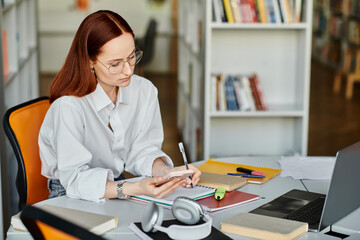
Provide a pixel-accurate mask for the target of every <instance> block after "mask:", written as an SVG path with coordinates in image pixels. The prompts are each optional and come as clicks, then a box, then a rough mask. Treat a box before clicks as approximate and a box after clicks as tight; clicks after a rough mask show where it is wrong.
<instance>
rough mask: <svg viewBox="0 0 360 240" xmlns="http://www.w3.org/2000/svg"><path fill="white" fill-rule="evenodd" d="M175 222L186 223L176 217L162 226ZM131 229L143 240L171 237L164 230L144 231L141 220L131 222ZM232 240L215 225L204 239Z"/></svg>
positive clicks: (165, 239) (160, 239)
mask: <svg viewBox="0 0 360 240" xmlns="http://www.w3.org/2000/svg"><path fill="white" fill-rule="evenodd" d="M202 223H204V222H203V221H202V220H201V222H200V223H199V224H202ZM173 224H176V225H185V224H184V223H182V222H179V221H178V220H176V219H173V220H165V221H163V223H162V224H161V226H163V227H169V226H171V225H173ZM129 229H130V230H131V231H133V232H134V233H135V234H136V235H137V236H138V237H140V238H141V239H143V240H152V239H154V240H170V239H171V238H170V237H169V236H168V235H167V234H166V233H164V232H160V231H157V232H150V233H148V232H144V231H143V230H142V227H141V223H140V222H135V223H130V225H129ZM212 239H214V240H219V239H221V240H230V239H232V238H230V237H228V236H226V235H225V234H224V233H222V232H220V231H219V230H218V229H216V228H215V227H211V234H210V235H209V236H207V237H206V238H203V240H212Z"/></svg>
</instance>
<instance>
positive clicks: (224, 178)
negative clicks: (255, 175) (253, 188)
mask: <svg viewBox="0 0 360 240" xmlns="http://www.w3.org/2000/svg"><path fill="white" fill-rule="evenodd" d="M247 182H248V179H247V178H243V177H237V176H229V175H224V174H217V173H209V172H201V176H200V181H199V182H198V185H201V186H204V187H210V188H219V187H223V188H225V190H226V191H232V190H234V189H237V188H239V187H242V186H244V185H246V184H247Z"/></svg>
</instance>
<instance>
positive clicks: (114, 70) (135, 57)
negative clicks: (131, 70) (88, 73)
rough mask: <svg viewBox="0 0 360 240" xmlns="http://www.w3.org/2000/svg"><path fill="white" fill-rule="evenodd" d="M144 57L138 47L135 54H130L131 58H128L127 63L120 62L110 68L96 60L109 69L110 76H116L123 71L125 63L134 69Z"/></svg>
mask: <svg viewBox="0 0 360 240" xmlns="http://www.w3.org/2000/svg"><path fill="white" fill-rule="evenodd" d="M142 55H143V51H141V50H140V48H138V47H137V48H135V49H134V51H133V53H131V54H130V56H129V57H128V58H127V60H126V61H123V60H119V61H116V62H114V63H112V64H110V65H109V66H108V67H107V66H106V65H105V64H104V63H102V62H101V61H100V60H99V59H97V58H96V59H97V60H98V61H99V63H101V64H102V65H103V66H104V67H105V68H107V69H108V71H109V73H110V74H112V75H116V74H118V73H120V72H122V71H123V69H124V66H125V63H128V64H129V65H130V66H132V67H133V66H135V65H136V64H138V63H139V62H140V60H141V58H142Z"/></svg>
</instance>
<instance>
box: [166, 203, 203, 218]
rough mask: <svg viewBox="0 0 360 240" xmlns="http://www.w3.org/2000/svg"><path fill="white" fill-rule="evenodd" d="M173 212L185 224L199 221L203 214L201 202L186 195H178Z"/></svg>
mask: <svg viewBox="0 0 360 240" xmlns="http://www.w3.org/2000/svg"><path fill="white" fill-rule="evenodd" d="M171 212H172V214H173V215H174V217H175V218H176V219H177V220H179V221H180V222H182V223H185V224H195V223H198V222H199V221H200V218H201V216H202V215H203V211H202V208H201V206H200V204H199V203H198V202H196V201H194V200H193V199H190V198H185V197H178V198H176V199H175V200H174V203H173V206H172V208H171ZM189 214H190V218H189Z"/></svg>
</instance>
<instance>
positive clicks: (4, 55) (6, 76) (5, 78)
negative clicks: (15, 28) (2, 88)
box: [2, 29, 10, 85]
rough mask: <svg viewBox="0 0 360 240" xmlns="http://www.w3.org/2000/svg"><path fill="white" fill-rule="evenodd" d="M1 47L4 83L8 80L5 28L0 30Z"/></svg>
mask: <svg viewBox="0 0 360 240" xmlns="http://www.w3.org/2000/svg"><path fill="white" fill-rule="evenodd" d="M2 49H3V70H4V81H5V82H4V84H5V85H6V84H7V82H8V81H9V73H10V71H9V52H8V38H7V31H6V29H3V30H2Z"/></svg>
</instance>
